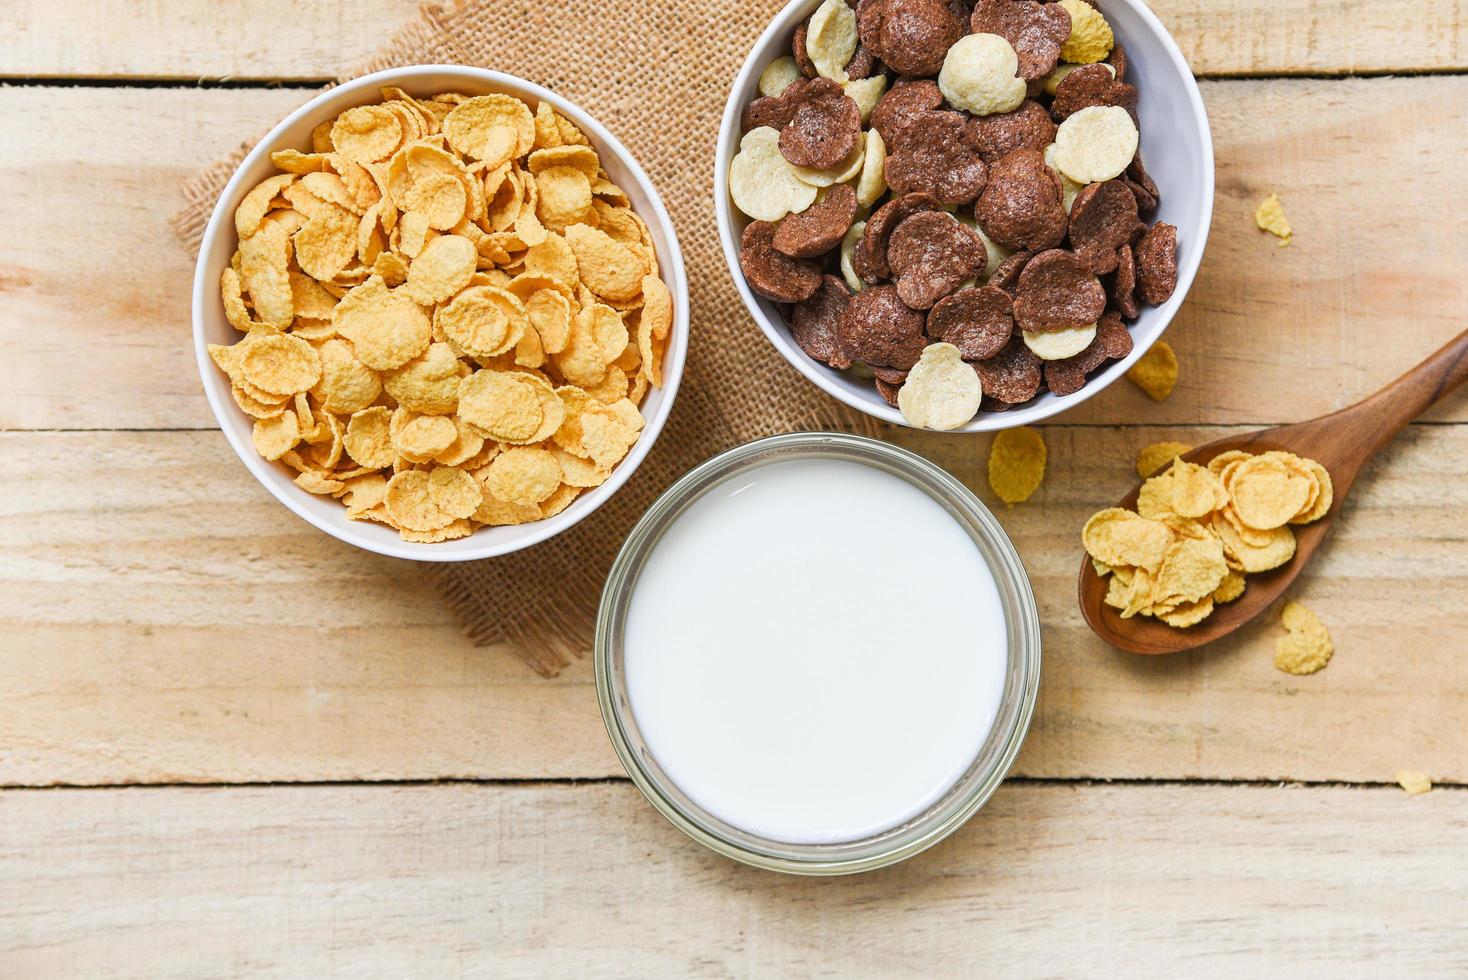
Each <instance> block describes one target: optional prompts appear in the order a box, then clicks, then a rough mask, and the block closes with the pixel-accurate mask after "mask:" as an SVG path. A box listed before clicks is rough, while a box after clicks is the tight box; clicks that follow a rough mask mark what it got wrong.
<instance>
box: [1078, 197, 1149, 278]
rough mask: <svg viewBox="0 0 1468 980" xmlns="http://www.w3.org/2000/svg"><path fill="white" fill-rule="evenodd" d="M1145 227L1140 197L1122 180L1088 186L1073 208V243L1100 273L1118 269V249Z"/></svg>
mask: <svg viewBox="0 0 1468 980" xmlns="http://www.w3.org/2000/svg"><path fill="white" fill-rule="evenodd" d="M1142 227H1143V225H1142V223H1141V221H1140V220H1139V219H1138V217H1137V198H1136V196H1135V195H1134V194H1132V192H1131V190H1130V189H1129V188H1128V187H1127V186H1126V184H1124V183H1122V182H1121V181H1120V180H1107V181H1102V182H1101V183H1099V184H1088V185H1086V186H1085V187H1084V188H1082V189H1081V191H1080V193H1078V194H1077V195H1076V198H1075V201H1074V203H1072V204H1071V207H1070V246H1071V248H1072V249H1074V250H1075V253H1076V255H1078V256H1080V257H1081V260H1082V261H1084V262H1085V263H1086V265H1088V266H1089V267H1090V269H1091V271H1092V272H1094V273H1096V274H1097V275H1102V274H1104V273H1107V272H1111V271H1112V270H1113V269H1115V268H1116V262H1117V249H1119V248H1120V247H1121V246H1123V245H1126V244H1128V243H1130V242H1131V240H1132V236H1133V235H1135V234H1136V232H1137V231H1138V230H1139V229H1140V228H1142Z"/></svg>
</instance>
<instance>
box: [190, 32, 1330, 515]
mask: <svg viewBox="0 0 1468 980" xmlns="http://www.w3.org/2000/svg"><path fill="white" fill-rule="evenodd" d="M829 16H832V17H837V18H838V19H841V20H843V21H844V20H845V17H844V15H842V14H841V12H840V11H835V9H834V7H833V8H832V13H831V14H830V15H829ZM824 36H825V34H824V33H823V32H818V39H819V38H821V37H824ZM835 36H836V35H835V34H832V37H833V38H834V37H835ZM822 43H825V42H822ZM833 50H834V49H833ZM836 53H837V54H839V52H836ZM833 56H834V55H833ZM271 159H272V162H273V163H274V164H275V166H276V167H277V168H278V169H279V171H280V172H279V173H276V174H274V175H272V176H270V177H267V178H266V179H265V180H263V181H261V182H260V183H258V184H257V185H256V186H255V187H253V188H251V189H249V190H248V191H247V192H246V193H245V194H243V195H242V196H241V198H240V202H239V204H238V205H237V206H236V208H235V212H234V221H235V232H236V235H237V236H238V247H237V251H236V252H235V254H234V256H233V258H232V259H231V261H230V263H229V266H228V267H227V268H226V269H224V270H223V271H222V272H221V274H220V279H219V295H220V304H221V307H222V308H223V312H224V315H225V319H226V321H227V322H228V323H229V324H230V325H231V326H232V327H234V329H235V330H236V331H238V332H239V335H240V339H239V340H238V341H237V342H236V343H235V344H233V345H232V346H222V345H212V344H211V345H210V346H209V355H210V357H211V359H212V360H213V361H214V362H215V364H216V365H217V366H218V367H219V369H220V370H221V371H222V372H224V373H225V374H226V375H227V376H228V378H229V381H230V394H231V396H232V397H233V398H234V400H235V403H236V404H237V405H238V406H239V407H240V410H241V411H242V412H244V413H245V414H246V415H247V416H248V417H250V418H251V419H252V421H253V423H254V425H253V430H252V433H251V438H252V442H253V443H254V445H255V448H256V450H257V451H258V452H259V453H260V454H261V455H262V456H264V457H265V458H267V459H270V460H278V461H280V462H281V463H283V464H284V465H285V466H286V467H288V468H289V470H290V471H291V475H292V478H293V480H294V481H295V483H296V485H297V486H299V487H300V488H301V489H302V490H304V491H306V492H308V493H313V494H319V495H323V496H332V497H335V498H337V499H339V500H341V501H342V504H343V508H344V514H345V516H346V517H347V518H348V519H352V520H366V521H373V522H376V523H380V524H383V525H386V526H388V527H391V528H393V529H395V530H397V531H398V532H399V533H400V534H401V536H402V537H403V538H404V540H408V541H413V542H418V543H430V542H437V541H447V540H452V539H454V538H460V537H464V536H466V535H468V534H472V533H473V531H474V530H475V529H476V528H479V527H484V526H504V525H511V524H521V523H527V522H530V521H537V520H543V519H545V518H548V517H552V516H554V515H556V514H559V513H561V512H563V511H564V510H565V508H566V507H568V506H570V504H571V503H572V502H573V501H574V500H575V499H576V497H577V495H578V494H580V493H581V492H582V490H583V489H586V488H590V487H595V486H599V485H601V484H602V483H603V482H605V481H606V480H607V479H608V477H609V476H610V475H611V473H612V471H613V469H614V467H615V466H616V465H617V464H618V463H619V462H620V461H621V460H622V459H623V458H625V457H626V455H627V454H628V453H629V452H630V451H631V448H632V447H633V446H634V445H635V444H636V442H637V439H638V438H639V437H640V435H641V432H642V429H643V419H642V416H641V414H640V412H639V411H638V409H637V405H638V404H639V403H640V402H641V401H642V399H643V397H644V396H645V394H646V392H647V390H648V388H649V386H652V385H658V384H660V383H661V381H662V363H663V357H664V355H665V353H666V348H667V343H668V337H669V335H670V334H671V333H672V328H673V322H674V310H673V299H672V294H671V292H670V291H669V290H668V288H667V286H666V284H664V283H663V281H662V280H661V279H660V278H658V276H657V268H658V257H657V254H656V250H655V248H654V245H653V239H652V235H651V232H650V230H649V229H648V227H647V224H646V223H645V222H644V221H643V220H642V218H641V217H640V216H639V215H638V214H637V213H636V211H635V210H633V209H632V207H631V202H630V200H629V199H628V197H627V195H626V193H625V192H623V191H622V189H621V188H619V187H618V186H617V185H616V184H614V183H613V182H612V181H611V179H610V178H609V177H608V176H607V173H606V171H605V170H604V169H603V168H602V162H601V159H600V157H599V155H598V154H597V151H596V150H595V149H594V148H592V147H591V145H590V141H589V140H588V139H587V138H586V136H585V134H583V133H582V132H581V131H580V130H579V129H578V128H577V127H576V126H575V125H574V124H572V123H571V122H569V121H568V120H566V119H565V118H564V117H562V116H561V115H559V114H558V113H556V112H555V110H554V108H553V107H551V106H550V105H549V104H540V105H537V106H536V108H535V109H534V111H533V112H532V110H531V109H530V108H529V107H528V106H527V105H526V104H525V103H523V102H521V101H520V100H519V99H516V98H514V97H512V96H509V95H499V94H496V95H485V96H472V97H471V96H468V95H463V94H459V93H453V92H449V93H443V94H441V95H438V96H434V97H431V98H427V99H420V98H416V97H414V96H411V95H409V94H407V93H406V92H404V91H402V90H401V89H397V88H391V87H389V88H384V89H382V101H381V102H380V103H379V104H376V105H367V106H357V107H354V108H351V109H348V110H346V111H345V112H343V113H341V114H340V115H339V116H337V117H336V118H335V119H330V120H326V121H324V122H323V123H321V124H320V125H317V126H316V127H315V128H314V129H313V130H312V132H311V138H310V146H309V148H308V150H303V149H294V148H286V149H281V150H277V151H275V152H274V153H273V154H272V157H271ZM1314 485H1316V484H1315V483H1312V486H1314ZM1317 496H1318V495H1317ZM1311 499H1312V502H1313V500H1314V499H1316V498H1315V497H1312V498H1311Z"/></svg>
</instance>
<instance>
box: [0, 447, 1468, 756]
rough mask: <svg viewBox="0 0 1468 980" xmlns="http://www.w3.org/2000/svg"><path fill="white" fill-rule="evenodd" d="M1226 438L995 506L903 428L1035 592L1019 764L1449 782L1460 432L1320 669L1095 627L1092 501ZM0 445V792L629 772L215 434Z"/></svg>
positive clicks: (563, 697) (1369, 524)
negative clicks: (1156, 464)
mask: <svg viewBox="0 0 1468 980" xmlns="http://www.w3.org/2000/svg"><path fill="white" fill-rule="evenodd" d="M1223 431H1226V430H1222V429H1218V428H1212V429H1204V430H1197V429H1191V430H1190V429H1182V428H1179V429H1172V428H1151V427H1148V428H1132V429H1120V430H1112V429H1093V428H1088V427H1074V426H1060V427H1051V428H1048V429H1046V430H1045V436H1046V439H1047V441H1048V444H1049V454H1050V463H1049V474H1048V477H1047V480H1046V483H1045V485H1044V486H1043V487H1042V488H1041V490H1040V491H1039V493H1038V494H1037V496H1036V497H1035V498H1033V499H1032V501H1031V502H1029V503H1027V504H1024V505H1020V506H1017V507H1014V508H1012V509H1006V508H1004V507H1003V505H1001V504H999V503H998V502H997V501H995V500H994V498H993V496H992V494H990V493H989V491H988V489H987V486H986V485H985V476H984V461H985V459H986V458H987V442H986V441H984V440H954V439H951V438H945V437H940V436H933V435H918V434H912V433H907V434H904V435H902V436H901V438H900V441H901V442H903V443H904V444H906V445H909V446H912V447H913V448H916V449H917V450H919V451H921V452H924V453H926V454H928V455H929V456H930V457H931V458H933V459H934V460H936V461H937V462H938V463H940V464H941V465H943V466H945V467H946V468H947V469H949V470H950V471H951V472H953V473H954V474H955V475H957V476H958V477H959V478H960V479H962V480H964V481H965V482H966V483H968V484H970V485H971V486H974V487H975V488H977V489H978V490H979V492H980V494H981V495H982V496H983V497H984V499H985V500H986V501H987V502H988V503H989V504H990V505H991V506H992V507H994V509H995V512H996V514H997V515H998V517H999V519H1000V521H1001V522H1002V523H1003V524H1004V526H1005V528H1006V529H1007V531H1008V532H1009V534H1010V535H1011V537H1012V538H1013V539H1014V541H1015V542H1016V545H1017V547H1018V549H1019V551H1020V554H1021V557H1022V558H1023V560H1024V561H1025V563H1026V566H1027V568H1028V569H1029V572H1030V575H1031V578H1032V580H1033V584H1034V588H1035V592H1036V595H1037V597H1038V602H1039V606H1040V614H1041V620H1042V622H1043V623H1044V625H1045V634H1044V645H1045V647H1044V674H1043V680H1042V684H1041V696H1040V702H1039V706H1038V710H1037V713H1036V717H1035V722H1034V725H1033V728H1032V730H1031V733H1030V737H1029V740H1028V742H1027V743H1026V746H1025V750H1024V752H1023V754H1022V756H1021V758H1020V761H1019V764H1018V767H1017V770H1016V771H1017V772H1018V773H1021V774H1025V775H1031V776H1057V777H1076V776H1094V777H1103V778H1209V779H1301V780H1349V781H1367V782H1379V781H1383V780H1390V779H1391V778H1392V776H1393V773H1394V772H1395V771H1396V770H1397V769H1399V768H1414V769H1423V770H1426V771H1428V772H1431V773H1432V774H1433V775H1435V776H1436V777H1438V778H1439V779H1452V780H1458V781H1468V716H1465V715H1464V713H1463V711H1462V705H1463V703H1464V699H1465V698H1468V675H1465V673H1464V671H1463V670H1462V669H1461V668H1462V663H1461V660H1462V658H1461V651H1463V650H1465V649H1468V625H1465V623H1464V622H1463V618H1462V616H1461V615H1460V607H1461V604H1462V602H1461V600H1462V597H1463V596H1464V595H1468V548H1465V543H1468V528H1465V525H1464V523H1463V521H1462V519H1461V518H1462V514H1463V513H1464V512H1465V510H1468V484H1465V483H1464V482H1463V480H1462V460H1463V459H1464V458H1465V457H1468V426H1457V425H1448V426H1444V425H1423V426H1414V427H1412V428H1411V429H1410V430H1409V431H1408V433H1407V434H1406V435H1405V436H1404V437H1403V438H1402V439H1401V440H1400V441H1399V442H1398V443H1397V444H1396V445H1395V446H1394V447H1393V448H1392V449H1391V450H1389V451H1388V453H1387V454H1386V455H1385V456H1384V457H1382V458H1381V460H1380V461H1379V465H1377V466H1376V467H1374V468H1373V469H1372V470H1371V471H1369V472H1368V474H1367V475H1366V476H1365V477H1364V478H1363V481H1362V482H1361V483H1360V484H1358V487H1357V489H1356V492H1355V495H1354V497H1353V503H1352V504H1351V506H1350V507H1349V509H1348V510H1347V513H1346V514H1345V516H1344V518H1343V519H1342V521H1341V522H1340V526H1339V528H1338V530H1337V532H1336V536H1335V537H1334V539H1333V540H1332V541H1331V542H1329V543H1328V544H1327V546H1326V550H1325V551H1324V552H1323V553H1322V554H1321V556H1320V557H1319V559H1318V565H1317V567H1315V568H1314V569H1313V570H1311V571H1308V572H1306V574H1305V577H1304V578H1303V579H1302V581H1301V582H1300V584H1299V586H1298V588H1297V589H1296V590H1295V592H1294V593H1293V594H1294V595H1298V596H1299V597H1300V598H1302V599H1303V600H1304V601H1305V602H1306V603H1307V604H1309V605H1310V607H1311V608H1313V609H1315V610H1316V611H1317V612H1318V613H1319V614H1320V616H1321V617H1322V618H1323V619H1324V621H1325V622H1326V624H1327V625H1328V626H1329V628H1330V630H1331V632H1332V634H1333V636H1334V638H1335V643H1336V647H1337V651H1338V652H1337V654H1336V657H1335V659H1334V661H1332V663H1331V664H1330V666H1329V667H1328V668H1327V669H1326V670H1325V671H1323V672H1322V673H1320V674H1317V675H1315V676H1312V677H1304V678H1298V677H1291V676H1289V675H1286V674H1282V673H1280V672H1278V671H1277V670H1275V669H1274V667H1273V651H1274V644H1275V639H1276V637H1277V636H1278V635H1280V628H1279V626H1278V625H1277V624H1274V623H1269V622H1261V623H1257V624H1255V625H1254V626H1252V627H1251V628H1249V629H1247V630H1245V631H1244V632H1242V633H1241V634H1240V635H1238V636H1237V637H1235V638H1233V639H1231V640H1229V641H1227V642H1225V643H1223V644H1221V645H1218V646H1215V647H1213V648H1211V649H1207V650H1204V651H1199V652H1194V653H1191V654H1186V655H1182V656H1178V657H1175V658H1171V659H1145V658H1134V657H1130V656H1128V655H1124V654H1120V653H1117V652H1116V651H1114V650H1111V649H1110V648H1108V647H1105V646H1104V645H1102V644H1101V643H1100V642H1099V641H1098V640H1096V639H1095V638H1094V637H1093V636H1092V635H1091V633H1090V632H1089V630H1087V629H1086V627H1085V626H1084V624H1083V623H1082V621H1081V619H1080V616H1079V614H1078V612H1077V610H1076V609H1075V606H1074V601H1075V600H1074V588H1075V586H1074V582H1075V578H1074V576H1075V573H1076V566H1077V563H1078V561H1079V551H1078V546H1077V542H1076V536H1077V534H1078V529H1079V528H1080V526H1081V525H1082V523H1083V522H1084V520H1085V518H1086V516H1088V515H1089V514H1090V513H1091V512H1092V511H1094V510H1096V509H1098V508H1099V507H1102V506H1106V505H1108V504H1109V503H1111V502H1112V501H1113V500H1115V499H1116V498H1118V497H1120V496H1121V493H1122V491H1123V488H1124V487H1125V486H1126V485H1127V483H1128V482H1129V481H1131V480H1132V479H1134V476H1133V475H1132V473H1131V466H1132V457H1133V454H1134V453H1135V451H1136V449H1137V448H1139V447H1140V446H1141V445H1143V444H1145V443H1148V442H1151V441H1154V440H1158V439H1165V438H1166V439H1172V438H1176V439H1183V440H1186V441H1191V442H1195V443H1197V442H1202V441H1204V440H1206V439H1208V438H1210V437H1212V436H1214V435H1217V434H1219V433H1221V432H1223ZM0 452H3V454H4V458H5V459H6V460H7V461H8V464H9V465H8V466H7V467H6V468H5V470H4V471H3V473H0V500H6V501H8V502H9V507H8V508H6V509H5V510H4V511H3V512H0V542H3V547H0V784H7V785H17V784H18V785H50V784H55V783H81V784H116V783H133V782H144V783H157V782H180V781H188V782H245V781H285V780H351V779H437V778H451V777H482V778H536V777H569V776H577V777H585V776H605V775H619V774H620V773H621V769H620V767H619V765H618V763H617V761H616V760H615V758H614V757H613V755H612V753H611V751H610V749H609V747H608V744H607V740H606V735H605V733H604V732H603V730H602V725H601V720H600V717H599V715H598V712H597V708H596V703H595V696H594V692H593V690H592V673H591V664H590V662H589V661H587V660H583V661H580V662H578V663H577V664H575V665H574V666H573V667H572V668H571V669H570V670H568V671H567V672H566V673H565V674H564V675H563V676H562V677H560V678H558V679H557V680H555V681H551V682H546V681H542V680H541V679H540V678H538V677H537V676H535V675H534V674H532V673H531V672H530V671H529V670H528V669H526V668H525V667H523V666H522V665H521V664H520V663H519V661H518V660H516V659H515V658H514V657H513V655H512V654H510V653H509V652H507V651H503V650H499V651H496V650H475V649H472V648H470V647H469V646H468V644H467V642H466V641H465V640H464V639H463V638H462V637H461V636H460V635H459V633H458V631H457V630H456V629H455V627H454V626H453V624H452V623H451V622H450V621H449V617H448V615H447V613H446V612H445V611H444V609H443V608H442V606H441V605H440V603H439V600H438V598H437V596H436V595H435V594H434V592H433V589H432V587H431V586H430V585H429V584H428V583H427V582H426V581H425V579H426V576H425V575H424V573H423V570H422V569H421V568H418V567H416V566H414V565H411V564H408V563H406V562H396V561H393V560H389V559H383V558H378V557H374V556H370V555H366V554H364V553H361V552H358V551H355V550H353V549H351V548H349V547H347V546H345V545H342V544H339V543H337V542H335V541H333V540H331V539H328V538H326V537H325V536H324V535H321V534H320V533H318V532H316V531H315V530H313V529H311V528H310V527H308V526H307V525H306V524H304V523H302V522H300V521H297V520H296V519H295V518H294V517H292V516H291V515H290V514H288V513H287V512H286V511H285V510H284V509H282V508H281V507H280V506H279V505H278V504H276V503H275V502H274V501H273V500H272V499H271V498H269V497H268V496H267V495H266V494H265V492H264V491H263V490H262V489H261V488H260V487H259V486H258V485H257V484H255V483H254V481H253V480H252V478H251V477H250V476H249V474H248V472H247V471H246V470H245V469H244V467H243V466H241V465H240V464H239V462H238V461H237V460H236V459H235V458H234V456H233V454H232V452H231V451H230V449H229V448H228V446H227V445H226V444H225V443H224V440H223V438H222V437H221V436H220V435H219V434H218V433H216V432H174V433H9V434H3V435H0ZM1424 637H1431V638H1432V642H1431V643H1424V642H1422V640H1423V638H1424Z"/></svg>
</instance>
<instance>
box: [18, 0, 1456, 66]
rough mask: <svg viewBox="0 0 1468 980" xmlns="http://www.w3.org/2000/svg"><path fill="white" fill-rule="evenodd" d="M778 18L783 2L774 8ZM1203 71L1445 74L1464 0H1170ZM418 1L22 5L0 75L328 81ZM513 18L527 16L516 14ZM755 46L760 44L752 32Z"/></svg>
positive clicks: (1162, 11) (1166, 13)
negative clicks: (1356, 0)
mask: <svg viewBox="0 0 1468 980" xmlns="http://www.w3.org/2000/svg"><path fill="white" fill-rule="evenodd" d="M764 5H765V6H766V7H768V8H769V9H770V11H771V12H772V13H773V11H775V10H776V9H778V8H779V6H780V5H781V4H780V2H779V0H764ZM1152 6H1153V7H1154V9H1155V10H1156V12H1157V14H1158V16H1159V17H1161V19H1162V21H1163V23H1165V24H1166V25H1167V26H1168V28H1169V29H1170V30H1171V31H1172V33H1173V36H1174V37H1175V38H1176V39H1177V41H1178V45H1179V46H1180V47H1181V48H1182V50H1183V53H1184V55H1185V56H1186V57H1187V58H1188V60H1189V63H1190V64H1191V65H1192V67H1193V70H1194V71H1196V72H1198V73H1200V74H1204V75H1217V74H1223V75H1239V74H1295V73H1301V72H1305V73H1312V74H1320V73H1327V74H1328V73H1347V72H1406V71H1441V70H1445V69H1452V68H1462V67H1464V66H1465V64H1468V26H1465V25H1468V16H1465V7H1464V3H1463V0H1429V2H1422V0H1371V2H1370V3H1347V4H1342V3H1339V2H1336V0H1277V2H1273V3H1270V2H1266V0H1241V2H1237V3H1217V2H1212V0H1158V2H1156V3H1154V4H1152ZM416 8H417V4H416V2H415V0H355V2H353V3H310V4H295V3H289V2H287V0H236V2H234V3H229V4H212V3H207V2H205V0H190V2H183V0H171V2H164V0H106V2H103V3H94V4H77V3H60V4H58V3H47V2H45V0H16V2H12V3H10V4H8V5H7V6H6V9H4V10H0V34H3V36H5V37H6V38H7V43H6V45H5V47H4V49H3V50H0V75H9V76H40V77H91V78H98V77H100V78H220V77H226V78H247V79H261V78H264V79H271V78H319V79H325V78H329V77H331V76H333V75H336V74H338V73H340V72H342V71H345V70H349V69H350V68H351V66H353V65H355V64H357V63H359V62H360V61H362V60H363V59H364V58H365V57H366V56H368V55H369V54H371V53H372V52H373V51H375V50H376V49H377V48H378V47H380V46H381V45H382V44H383V42H384V40H385V39H386V37H387V35H388V34H389V33H390V32H391V31H392V30H393V29H395V28H396V27H397V26H398V25H399V24H401V23H403V22H404V21H406V20H407V19H408V18H409V17H410V16H411V15H412V13H413V11H414V10H416ZM505 16H506V17H519V16H523V11H521V10H520V9H518V8H516V7H513V6H511V7H506V8H505ZM750 41H751V42H752V41H753V37H751V38H750Z"/></svg>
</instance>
